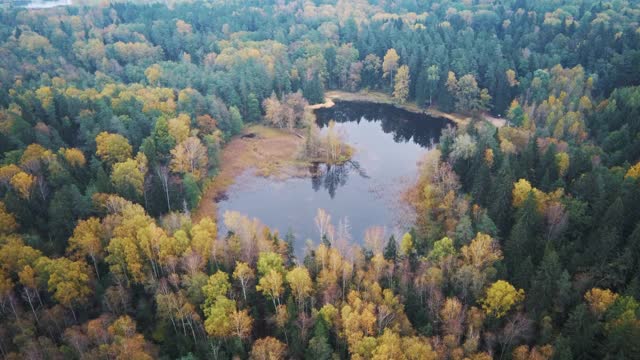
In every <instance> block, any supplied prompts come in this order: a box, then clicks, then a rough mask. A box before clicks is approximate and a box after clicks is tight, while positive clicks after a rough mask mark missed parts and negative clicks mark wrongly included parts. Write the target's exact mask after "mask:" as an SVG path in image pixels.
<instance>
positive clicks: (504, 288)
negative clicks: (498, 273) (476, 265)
mask: <svg viewBox="0 0 640 360" xmlns="http://www.w3.org/2000/svg"><path fill="white" fill-rule="evenodd" d="M522 300H524V290H522V289H519V290H516V288H515V287H514V286H513V285H511V284H510V283H509V282H507V281H504V280H498V281H496V282H494V283H493V284H491V286H490V287H489V289H487V293H486V296H485V297H484V298H483V299H482V300H481V301H480V302H481V303H482V308H483V309H484V311H485V312H486V313H487V314H488V315H492V316H495V317H496V318H501V317H503V316H505V315H506V314H507V313H508V312H509V310H511V309H512V308H513V307H514V306H515V305H516V304H518V303H520V302H522Z"/></svg>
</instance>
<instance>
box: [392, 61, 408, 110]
mask: <svg viewBox="0 0 640 360" xmlns="http://www.w3.org/2000/svg"><path fill="white" fill-rule="evenodd" d="M395 82H396V84H395V87H394V90H393V98H394V99H395V100H396V101H398V102H399V103H401V104H403V103H404V102H406V101H407V97H408V96H409V67H408V66H407V65H402V66H401V67H400V68H399V69H398V73H397V74H396V78H395Z"/></svg>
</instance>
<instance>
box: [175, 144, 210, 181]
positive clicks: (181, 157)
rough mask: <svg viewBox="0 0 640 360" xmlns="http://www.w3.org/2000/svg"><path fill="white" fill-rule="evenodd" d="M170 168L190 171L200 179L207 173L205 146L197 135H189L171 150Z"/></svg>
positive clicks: (178, 170)
mask: <svg viewBox="0 0 640 360" xmlns="http://www.w3.org/2000/svg"><path fill="white" fill-rule="evenodd" d="M171 155H172V159H171V170H173V171H175V172H179V173H190V174H192V175H193V176H194V177H195V178H196V179H198V180H200V179H202V177H204V176H205V175H206V173H207V164H208V161H209V160H208V158H207V148H206V147H205V146H204V145H202V142H201V141H200V139H198V138H197V137H193V136H192V137H189V138H187V139H186V140H185V141H183V142H181V143H180V144H178V146H176V148H175V149H173V150H171Z"/></svg>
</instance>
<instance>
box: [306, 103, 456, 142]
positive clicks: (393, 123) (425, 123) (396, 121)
mask: <svg viewBox="0 0 640 360" xmlns="http://www.w3.org/2000/svg"><path fill="white" fill-rule="evenodd" d="M315 114H316V119H317V120H316V121H317V123H318V126H320V127H326V126H327V125H328V124H329V121H331V120H334V121H335V122H338V123H345V122H352V121H355V122H357V123H360V121H362V120H365V121H372V122H380V125H381V126H382V131H384V132H385V133H386V134H389V133H391V134H392V136H393V140H394V141H395V142H397V143H399V142H407V141H411V140H413V142H415V143H416V144H418V145H420V146H422V147H425V148H426V147H429V146H431V145H433V143H434V142H435V141H437V139H438V138H439V137H440V132H441V131H442V129H443V128H444V127H445V126H447V124H449V123H450V122H449V121H448V120H446V119H442V118H434V117H430V116H428V115H426V114H416V113H413V112H409V111H406V110H402V109H398V108H396V107H395V106H393V105H387V104H371V103H364V102H345V101H336V103H335V105H334V106H333V107H331V108H322V109H318V110H316V112H315Z"/></svg>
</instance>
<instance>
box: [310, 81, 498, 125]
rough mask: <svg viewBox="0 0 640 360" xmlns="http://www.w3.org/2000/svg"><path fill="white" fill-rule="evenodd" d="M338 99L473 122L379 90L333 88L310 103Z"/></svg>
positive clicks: (495, 120)
mask: <svg viewBox="0 0 640 360" xmlns="http://www.w3.org/2000/svg"><path fill="white" fill-rule="evenodd" d="M336 101H347V102H370V103H375V104H385V105H392V106H394V107H396V108H398V109H401V110H404V111H409V112H412V113H415V114H424V115H428V116H431V117H437V118H444V119H447V120H449V121H451V122H453V123H455V124H456V125H458V126H467V125H468V124H469V123H470V122H471V117H470V116H465V115H462V114H457V113H446V112H443V111H440V110H438V108H437V107H435V106H430V107H428V108H427V109H421V108H420V107H418V105H416V103H415V102H406V103H404V104H399V103H397V102H395V101H394V100H393V98H392V97H391V96H389V95H388V94H385V93H382V92H379V91H358V92H347V91H342V90H331V91H327V92H326V93H325V102H324V103H320V104H314V105H309V107H308V108H309V109H311V110H317V109H329V108H332V107H333V106H335V102H336ZM482 116H483V117H484V119H485V120H486V121H488V122H490V123H491V124H493V126H495V127H497V128H500V127H502V126H504V125H506V121H505V120H504V119H501V118H496V117H493V116H490V115H488V114H482Z"/></svg>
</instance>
